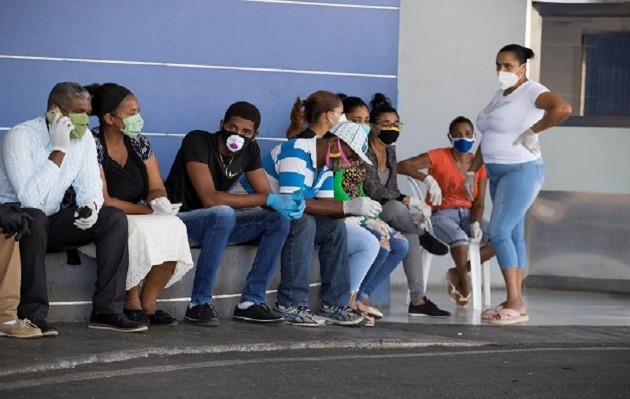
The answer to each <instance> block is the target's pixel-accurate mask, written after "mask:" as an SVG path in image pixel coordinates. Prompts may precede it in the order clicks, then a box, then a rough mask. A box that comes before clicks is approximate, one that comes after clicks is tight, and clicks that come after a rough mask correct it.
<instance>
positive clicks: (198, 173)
mask: <svg viewBox="0 0 630 399" xmlns="http://www.w3.org/2000/svg"><path fill="white" fill-rule="evenodd" d="M186 171H187V172H188V176H190V180H191V182H192V184H193V187H194V188H195V192H196V193H197V196H198V197H199V199H200V200H201V203H202V204H203V206H204V207H206V208H207V207H211V206H216V205H228V206H231V207H232V208H252V207H256V206H263V205H265V204H266V203H267V194H231V193H226V192H224V191H219V190H217V189H216V188H215V186H214V180H213V179H212V174H211V173H210V169H208V165H207V164H205V163H201V162H194V161H191V162H188V163H186ZM263 173H264V172H263Z"/></svg>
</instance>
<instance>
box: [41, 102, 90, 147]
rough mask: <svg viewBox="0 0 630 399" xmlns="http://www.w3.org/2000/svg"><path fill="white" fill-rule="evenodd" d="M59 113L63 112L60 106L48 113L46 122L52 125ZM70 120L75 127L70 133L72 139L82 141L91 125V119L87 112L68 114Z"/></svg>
mask: <svg viewBox="0 0 630 399" xmlns="http://www.w3.org/2000/svg"><path fill="white" fill-rule="evenodd" d="M59 112H61V110H60V109H59V107H58V106H56V107H54V108H53V109H51V110H50V111H48V112H46V121H47V122H48V124H52V123H53V122H54V121H55V117H56V114H57V113H59ZM60 117H61V115H60ZM68 119H70V123H72V125H73V126H74V129H72V131H71V132H70V138H71V139H80V138H81V137H83V135H85V132H86V131H87V128H88V125H89V123H90V117H89V116H88V115H87V114H86V113H85V112H78V113H75V112H68Z"/></svg>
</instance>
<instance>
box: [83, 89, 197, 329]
mask: <svg viewBox="0 0 630 399" xmlns="http://www.w3.org/2000/svg"><path fill="white" fill-rule="evenodd" d="M87 89H88V91H90V93H91V94H92V111H93V114H94V115H96V116H98V118H99V122H100V126H99V128H97V129H94V130H93V131H92V134H93V135H94V139H95V140H96V147H97V150H98V160H99V164H100V166H101V179H102V180H103V196H104V198H105V205H108V206H112V207H116V208H119V209H121V210H123V211H124V212H125V214H127V219H128V221H129V270H128V272H127V282H126V289H127V292H126V295H125V306H124V311H125V314H126V315H127V317H129V318H130V319H131V320H135V321H140V322H144V323H146V324H162V325H171V326H173V325H176V324H177V319H176V318H175V317H173V316H171V315H169V314H168V313H166V312H164V311H163V310H160V309H157V303H156V302H157V297H158V295H159V294H160V292H161V291H162V289H163V288H165V287H168V286H170V285H172V284H173V283H175V282H177V281H179V280H180V279H181V278H182V277H183V276H184V274H185V273H186V272H187V271H188V270H190V269H191V268H192V267H193V262H192V256H191V254H190V247H189V246H188V236H187V233H186V226H185V225H184V223H183V222H182V221H181V220H180V219H179V218H177V217H176V216H174V215H175V214H176V213H177V207H176V206H173V204H171V203H170V201H169V200H168V198H167V197H166V189H165V188H164V181H163V180H162V176H161V175H160V169H159V167H158V162H157V159H156V157H155V154H154V153H153V150H152V149H151V145H150V144H149V140H148V139H147V138H146V137H144V136H143V135H142V134H140V132H141V129H142V126H143V123H144V122H143V120H142V117H141V116H140V106H139V104H138V100H137V98H136V97H135V96H134V95H133V93H131V91H129V90H128V89H127V88H125V87H123V86H119V85H117V84H114V83H105V84H103V85H91V86H89V87H87Z"/></svg>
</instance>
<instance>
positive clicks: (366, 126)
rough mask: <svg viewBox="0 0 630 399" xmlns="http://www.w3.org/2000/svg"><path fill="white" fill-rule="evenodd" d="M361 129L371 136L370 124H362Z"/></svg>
mask: <svg viewBox="0 0 630 399" xmlns="http://www.w3.org/2000/svg"><path fill="white" fill-rule="evenodd" d="M361 127H362V128H363V130H365V134H367V135H369V134H370V125H369V124H368V123H362V124H361Z"/></svg>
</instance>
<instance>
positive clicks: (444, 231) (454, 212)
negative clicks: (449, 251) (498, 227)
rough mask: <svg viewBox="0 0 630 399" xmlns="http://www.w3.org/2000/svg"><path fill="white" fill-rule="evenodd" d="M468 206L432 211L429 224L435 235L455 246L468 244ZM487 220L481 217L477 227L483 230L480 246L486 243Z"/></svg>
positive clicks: (452, 246)
mask: <svg viewBox="0 0 630 399" xmlns="http://www.w3.org/2000/svg"><path fill="white" fill-rule="evenodd" d="M470 211H471V210H470V208H445V209H439V210H437V211H435V212H433V215H431V224H432V225H433V234H434V235H435V237H436V238H437V239H438V240H440V241H442V242H445V243H446V244H448V246H449V247H451V248H455V247H459V246H462V245H466V246H468V245H469V244H470V237H469V234H470ZM488 225H489V224H488V221H487V220H485V219H481V220H480V221H479V227H480V228H481V231H482V232H483V236H482V238H481V246H484V245H486V244H487V243H488Z"/></svg>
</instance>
